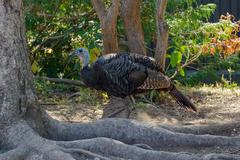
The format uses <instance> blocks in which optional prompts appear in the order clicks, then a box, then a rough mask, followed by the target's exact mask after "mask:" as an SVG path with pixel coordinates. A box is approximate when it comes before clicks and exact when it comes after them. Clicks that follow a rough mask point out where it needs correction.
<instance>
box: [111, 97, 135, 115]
mask: <svg viewBox="0 0 240 160" xmlns="http://www.w3.org/2000/svg"><path fill="white" fill-rule="evenodd" d="M128 101H130V104H129V103H128V104H126V105H125V106H123V107H121V108H119V109H117V110H115V111H114V112H112V113H110V114H109V115H107V117H108V118H111V117H115V116H116V115H117V114H119V113H121V112H123V111H124V110H126V114H127V115H126V118H129V116H130V114H131V112H132V111H133V110H135V107H134V105H135V104H136V101H135V99H134V97H133V96H132V95H130V96H128Z"/></svg>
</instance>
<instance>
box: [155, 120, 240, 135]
mask: <svg viewBox="0 0 240 160" xmlns="http://www.w3.org/2000/svg"><path fill="white" fill-rule="evenodd" d="M159 127H162V128H165V129H167V130H170V131H173V132H180V133H192V134H211V135H226V131H227V132H228V135H229V132H230V131H231V130H234V129H235V130H240V120H238V121H234V122H229V123H220V124H219V123H218V124H208V125H201V126H194V125H189V126H187V127H183V126H181V127H176V126H164V125H159Z"/></svg>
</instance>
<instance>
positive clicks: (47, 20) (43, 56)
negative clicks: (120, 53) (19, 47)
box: [25, 0, 101, 77]
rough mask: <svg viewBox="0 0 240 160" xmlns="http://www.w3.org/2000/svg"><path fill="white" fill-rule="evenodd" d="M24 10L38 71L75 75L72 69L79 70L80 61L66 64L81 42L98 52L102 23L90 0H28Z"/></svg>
mask: <svg viewBox="0 0 240 160" xmlns="http://www.w3.org/2000/svg"><path fill="white" fill-rule="evenodd" d="M25 14H26V26H27V38H28V46H29V48H30V51H31V52H30V53H31V54H30V60H31V64H32V71H33V72H34V73H35V74H40V75H47V76H49V77H74V76H75V77H76V76H78V74H76V73H72V71H71V69H72V68H78V70H79V68H80V67H79V66H80V64H79V63H75V64H70V65H68V66H66V65H65V64H66V59H67V57H68V54H69V53H70V52H71V51H72V50H73V49H75V48H78V47H80V46H81V47H83V46H85V47H88V48H90V49H93V52H92V53H96V48H99V47H100V46H101V43H100V36H101V34H100V26H99V22H98V19H97V17H96V15H95V13H94V10H93V8H92V6H91V3H90V1H87V0H80V1H79V0H70V1H66V0H56V1H47V0H41V1H40V0H37V1H36V0H25ZM97 54H99V50H98V51H97ZM93 57H94V55H93Z"/></svg>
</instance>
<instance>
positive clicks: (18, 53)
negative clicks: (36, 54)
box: [0, 0, 240, 160]
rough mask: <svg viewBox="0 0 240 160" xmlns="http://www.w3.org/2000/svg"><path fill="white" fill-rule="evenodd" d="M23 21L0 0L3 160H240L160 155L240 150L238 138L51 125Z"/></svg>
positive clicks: (132, 125) (135, 126) (18, 8)
mask: <svg viewBox="0 0 240 160" xmlns="http://www.w3.org/2000/svg"><path fill="white" fill-rule="evenodd" d="M23 17H24V15H23V3H22V1H21V0H18V1H13V0H0V62H1V63H0V159H1V160H19V159H24V160H77V159H96V158H97V159H102V160H109V159H111V160H119V159H122V160H126V159H132V160H145V159H151V160H160V159H169V160H210V159H211V160H212V159H220V158H222V159H232V160H235V159H236V160H237V159H240V156H239V155H235V154H215V153H204V154H193V153H192V154H189V153H184V152H179V153H176V152H166V151H159V149H162V148H164V147H175V148H176V147H178V148H181V149H184V148H192V147H198V148H202V147H206V146H207V147H215V146H218V147H224V146H225V147H228V148H239V147H240V137H239V136H237V137H226V136H210V135H193V134H184V133H176V132H172V131H169V130H167V129H163V128H161V127H152V126H148V125H145V124H141V123H139V122H136V121H132V120H127V119H105V120H100V121H97V122H92V123H67V122H60V121H56V120H53V119H52V118H51V117H49V116H48V115H47V114H46V112H45V111H44V110H43V109H42V108H41V107H40V105H39V104H38V102H37V99H36V97H35V94H34V88H33V83H32V75H31V72H30V63H29V60H28V54H27V48H26V38H25V28H24V23H23V22H24V20H23ZM158 147H160V148H158ZM182 151H184V150H182Z"/></svg>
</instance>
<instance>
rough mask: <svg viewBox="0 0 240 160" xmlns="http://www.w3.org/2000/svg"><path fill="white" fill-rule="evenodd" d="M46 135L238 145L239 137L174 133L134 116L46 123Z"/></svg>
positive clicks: (162, 144)
mask: <svg viewBox="0 0 240 160" xmlns="http://www.w3.org/2000/svg"><path fill="white" fill-rule="evenodd" d="M48 128H49V132H48V133H49V136H50V137H51V138H52V139H54V140H67V141H70V140H78V139H88V138H95V137H108V138H112V139H115V140H119V141H122V142H124V143H127V144H139V143H142V144H147V145H149V146H151V147H166V146H171V147H173V146H188V147H212V146H240V137H226V136H213V135H194V134H184V133H175V132H172V131H169V130H166V129H163V128H159V127H150V126H148V125H145V124H141V123H139V122H137V121H134V120H127V119H104V120H99V121H97V122H92V123H87V124H85V123H83V124H79V123H71V124H67V123H58V122H56V121H55V123H49V126H48Z"/></svg>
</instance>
